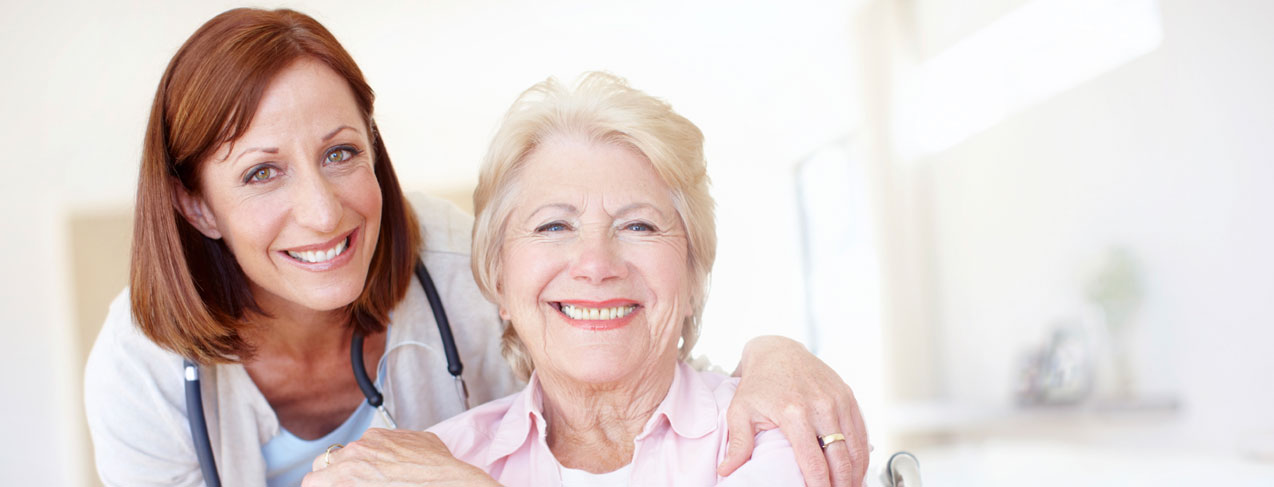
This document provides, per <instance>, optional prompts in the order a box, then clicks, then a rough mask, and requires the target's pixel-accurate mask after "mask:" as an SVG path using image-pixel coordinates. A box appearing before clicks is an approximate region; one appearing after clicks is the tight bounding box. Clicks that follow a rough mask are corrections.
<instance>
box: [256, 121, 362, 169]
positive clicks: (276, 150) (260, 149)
mask: <svg viewBox="0 0 1274 487" xmlns="http://www.w3.org/2000/svg"><path fill="white" fill-rule="evenodd" d="M342 130H353V131H355V132H357V131H358V129H356V128H354V127H351V126H349V125H341V126H340V127H336V130H333V131H331V132H328V133H327V135H324V136H323V139H322V140H323V142H327V141H329V140H332V137H336V134H339V133H341V131H342ZM253 152H264V153H266V154H278V153H279V148H278V147H249V148H247V149H244V150H243V152H240V153H239V155H237V156H235V157H234V160H236V161H238V160H239V159H242V158H243V156H245V155H248V154H250V153H253Z"/></svg>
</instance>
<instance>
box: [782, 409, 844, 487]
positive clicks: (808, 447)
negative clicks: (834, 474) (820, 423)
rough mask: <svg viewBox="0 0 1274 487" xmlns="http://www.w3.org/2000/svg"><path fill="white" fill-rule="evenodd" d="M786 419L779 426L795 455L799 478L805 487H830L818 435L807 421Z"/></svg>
mask: <svg viewBox="0 0 1274 487" xmlns="http://www.w3.org/2000/svg"><path fill="white" fill-rule="evenodd" d="M801 419H802V420H800V421H795V420H793V419H788V420H787V421H784V422H783V423H781V424H780V425H779V429H780V430H782V431H783V436H785V437H787V441H788V443H791V444H792V453H795V454H796V464H797V466H799V467H801V476H803V477H805V485H806V486H807V487H830V486H831V483H830V479H831V477H829V475H828V472H827V458H826V457H824V456H823V449H822V448H820V447H819V446H818V433H815V432H814V428H813V427H812V426H810V423H809V421H805V420H803V419H804V418H803V416H802V417H801Z"/></svg>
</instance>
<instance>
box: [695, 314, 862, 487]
mask: <svg viewBox="0 0 1274 487" xmlns="http://www.w3.org/2000/svg"><path fill="white" fill-rule="evenodd" d="M740 374H742V376H743V378H742V379H741V380H740V382H739V388H738V390H737V392H736V393H735V396H734V400H733V401H732V402H731V403H730V409H729V410H728V411H727V412H726V421H727V422H728V423H729V427H730V433H729V434H730V442H729V445H728V446H727V448H726V456H725V460H724V461H723V462H722V463H721V466H720V467H719V469H718V473H720V474H721V475H722V476H725V475H729V474H730V473H732V472H734V470H735V469H737V468H739V466H740V465H742V464H743V463H744V462H745V461H747V460H748V458H749V457H751V455H752V447H753V443H752V442H753V437H755V436H756V434H757V433H759V432H761V431H763V430H768V429H773V428H775V427H778V428H779V429H780V430H782V431H783V435H784V436H786V437H787V440H788V441H789V442H790V443H791V444H792V449H793V450H794V451H795V453H796V461H797V463H798V464H799V465H800V467H801V473H802V474H803V475H804V476H805V483H806V485H809V486H811V487H816V486H828V485H833V486H837V487H860V486H862V483H863V477H864V476H865V475H866V473H867V459H868V447H867V428H866V426H864V425H863V416H862V413H861V412H860V411H859V410H858V402H857V401H855V400H854V392H853V391H851V390H850V388H849V386H848V385H845V382H844V381H842V380H841V378H840V376H839V375H837V374H836V372H835V371H833V370H832V369H831V368H830V367H828V366H827V364H824V363H823V362H822V361H821V360H819V359H818V358H816V357H814V355H813V354H811V353H809V351H808V350H807V349H806V348H805V346H803V345H801V344H800V343H798V342H796V341H794V340H791V339H788V338H783V337H776V336H771V337H759V338H755V339H753V340H752V341H751V342H748V345H747V347H746V348H745V349H744V352H743V360H742V361H740V362H739V370H738V372H737V373H736V375H740ZM833 433H841V434H843V435H845V441H837V442H835V443H831V444H829V445H827V448H826V449H825V450H824V449H822V448H820V447H819V442H818V437H819V435H829V434H833Z"/></svg>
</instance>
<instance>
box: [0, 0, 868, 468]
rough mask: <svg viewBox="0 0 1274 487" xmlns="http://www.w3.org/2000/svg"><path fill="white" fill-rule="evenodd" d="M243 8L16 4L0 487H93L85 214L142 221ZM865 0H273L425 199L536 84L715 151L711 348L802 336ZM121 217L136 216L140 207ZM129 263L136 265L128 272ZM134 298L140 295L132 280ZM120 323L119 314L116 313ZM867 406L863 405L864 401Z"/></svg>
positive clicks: (6, 43) (9, 77) (2, 304)
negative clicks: (190, 80) (187, 66)
mask: <svg viewBox="0 0 1274 487" xmlns="http://www.w3.org/2000/svg"><path fill="white" fill-rule="evenodd" d="M234 3H237V2H228V1H216V2H198V3H186V2H162V1H139V2H131V3H128V4H127V5H121V4H119V3H116V2H81V1H51V2H19V3H17V4H14V5H8V6H6V9H7V13H6V15H5V16H4V17H3V19H2V20H0V41H2V42H0V52H2V53H3V60H4V61H5V65H6V66H8V67H9V68H10V69H9V70H8V72H7V73H6V75H5V76H3V77H2V78H0V85H2V86H3V88H4V89H3V90H0V92H2V93H4V95H3V96H4V104H3V107H4V115H5V116H4V117H2V118H0V137H3V140H4V147H6V148H8V149H9V150H10V151H11V156H10V157H7V158H4V161H3V162H2V163H0V164H3V169H4V174H5V175H6V177H5V178H3V179H0V202H2V203H3V205H2V206H0V221H3V222H5V223H6V225H7V227H8V228H9V229H10V234H9V238H8V239H6V242H5V243H4V244H2V247H0V248H2V249H3V250H4V254H5V255H6V257H5V258H4V259H0V262H2V264H0V265H3V268H2V269H0V273H2V274H3V275H4V276H6V277H7V278H8V279H6V282H5V283H4V284H0V286H3V288H0V309H3V310H5V318H4V329H5V330H4V331H5V332H6V333H7V334H8V335H7V339H6V340H4V341H3V344H0V368H3V370H6V372H4V373H2V374H0V388H2V389H3V390H5V391H9V392H8V393H7V394H8V395H7V396H6V398H7V399H8V400H6V401H4V405H3V406H0V408H3V409H0V418H3V419H0V422H3V425H4V427H3V431H4V432H5V433H6V435H7V436H8V437H9V438H10V441H7V442H5V443H4V444H3V445H0V484H5V485H81V484H84V483H86V482H88V481H89V479H91V478H92V472H90V471H86V470H85V469H83V468H80V467H79V465H80V462H79V461H78V459H79V457H80V455H81V452H82V451H83V449H84V447H85V446H84V441H86V440H85V438H83V436H82V433H81V428H82V426H81V420H80V419H79V416H80V415H81V414H82V413H81V412H80V411H81V410H80V406H79V403H78V402H79V392H78V391H79V387H80V385H79V383H78V377H79V368H80V367H81V366H82V365H81V363H80V362H78V361H79V360H81V359H80V358H79V357H76V356H74V355H75V354H74V353H73V351H72V350H73V348H74V347H72V346H71V345H70V344H72V343H74V342H75V340H76V339H77V337H75V336H73V333H74V332H73V328H72V327H71V325H70V320H71V316H72V315H73V314H74V313H73V312H72V310H71V309H69V308H70V306H71V305H72V303H73V299H72V298H73V297H72V296H69V295H68V293H69V292H70V289H72V287H71V285H70V282H71V280H72V279H74V269H70V268H69V264H68V263H67V261H68V258H69V257H68V256H69V253H70V252H69V250H68V249H69V243H68V242H67V241H66V239H67V237H66V234H67V230H66V226H67V223H66V222H67V220H68V216H69V215H71V214H73V213H81V212H83V211H85V210H90V209H98V208H120V209H122V208H126V207H127V206H128V205H129V204H131V199H132V197H133V192H134V188H135V184H136V179H135V178H136V170H137V161H138V160H139V151H140V145H141V141H142V133H143V129H144V126H145V122H146V116H147V113H148V110H149V107H150V102H151V98H152V97H153V94H154V89H155V85H156V83H157V81H158V79H159V76H160V74H161V73H162V71H163V69H164V67H165V65H166V63H167V62H168V59H169V57H170V56H171V55H172V53H173V52H175V50H176V49H177V47H178V46H179V45H180V44H181V42H182V41H183V40H184V39H185V38H186V36H188V35H189V34H190V33H192V32H193V31H194V30H195V28H197V27H198V26H199V25H200V24H201V23H203V22H204V21H205V20H207V19H208V18H210V17H212V16H213V15H215V14H216V13H218V12H221V11H223V10H225V9H227V8H230V7H232V6H234ZM855 3H856V2H849V1H841V2H823V1H816V0H802V1H793V2H783V3H781V4H780V3H777V2H774V3H740V2H728V1H710V2H687V3H683V2H673V1H659V2H631V3H601V2H587V1H567V0H557V1H547V2H495V1H476V2H450V1H448V2H407V1H403V2H379V3H376V4H372V6H362V7H357V8H354V7H352V6H351V4H350V3H348V2H337V1H316V2H287V3H276V2H269V3H266V4H265V5H266V6H278V5H286V6H292V7H295V8H297V9H299V10H301V11H303V12H306V13H309V14H311V15H313V16H315V17H316V18H317V19H318V20H319V21H320V22H323V23H324V24H325V25H326V26H327V27H328V28H329V29H330V30H331V31H332V32H333V33H334V34H335V35H336V36H337V38H338V39H340V40H341V41H342V42H343V43H344V45H345V46H346V48H347V49H348V50H349V51H350V52H351V53H352V54H353V56H354V58H355V59H356V60H358V62H359V64H360V66H361V67H362V69H363V70H364V72H365V73H366V75H367V77H368V79H369V81H370V82H371V84H372V86H373V87H374V88H375V89H376V92H377V94H378V102H379V103H378V104H377V106H378V113H377V121H378V123H379V125H380V127H381V129H382V131H383V133H384V135H385V137H386V139H387V140H388V141H389V144H388V145H389V149H390V151H391V152H392V154H393V156H394V160H395V161H396V165H397V169H398V173H399V176H400V179H401V180H402V181H403V183H404V185H405V186H406V187H408V188H409V189H416V190H422V191H440V192H455V191H456V190H457V189H458V188H460V189H461V190H463V188H467V187H468V186H469V185H471V184H472V183H473V181H474V180H475V178H476V164H477V161H478V160H479V158H480V157H481V155H482V153H483V151H484V149H485V144H486V142H487V139H488V137H489V136H490V134H491V132H492V131H493V130H494V128H495V124H496V122H497V120H498V118H499V116H500V115H501V114H502V112H503V111H504V109H505V108H506V107H507V106H508V104H509V103H510V102H511V101H512V100H513V98H514V97H515V96H516V95H517V94H518V93H519V92H520V91H521V90H523V89H525V88H526V87H527V86H529V85H531V84H532V83H533V82H536V81H538V80H541V79H543V78H544V77H545V76H547V75H550V74H554V75H558V76H559V77H562V78H563V79H566V80H569V79H573V78H574V77H575V76H576V75H578V74H579V73H580V72H582V71H585V70H592V69H606V70H611V71H613V72H616V73H618V74H620V75H623V76H627V77H628V78H629V79H630V80H631V81H632V83H633V84H634V85H635V86H636V87H638V88H641V89H644V90H646V91H648V92H650V93H652V94H655V95H657V96H660V97H663V98H665V99H667V100H669V101H670V102H671V103H672V104H673V105H674V107H676V108H677V109H678V110H679V111H680V112H681V113H682V114H684V115H686V116H687V117H689V118H690V119H691V120H693V121H695V122H696V123H697V124H698V125H699V126H700V127H701V128H702V129H703V131H704V133H705V134H706V136H707V147H706V149H707V154H708V157H709V161H710V171H711V175H712V177H713V179H714V183H715V184H714V194H715V196H716V198H717V202H718V205H719V212H718V223H719V232H720V235H721V239H720V240H721V248H720V252H719V258H718V264H717V269H718V272H717V273H716V275H715V278H714V287H713V299H712V301H711V303H712V304H711V305H710V308H709V310H708V313H707V323H708V325H707V327H706V329H705V331H704V336H705V338H704V340H703V341H702V342H701V345H700V351H701V352H706V353H708V354H709V355H710V357H711V358H713V360H714V361H716V362H718V363H720V364H722V365H724V366H725V367H727V368H729V367H731V366H732V365H733V364H734V362H735V360H736V359H737V354H738V352H739V349H740V348H741V346H742V344H743V342H744V340H745V339H746V338H747V337H750V336H754V335H757V334H762V333H786V334H795V335H797V336H798V337H799V335H800V334H801V331H800V328H799V327H800V326H801V324H802V323H803V317H802V316H801V315H800V305H801V300H800V292H801V280H800V275H799V262H800V261H799V253H798V252H799V247H798V240H797V239H796V237H795V232H796V224H795V221H794V216H793V215H794V210H795V209H794V205H795V199H796V198H795V195H794V194H793V193H792V187H793V184H794V176H793V173H792V166H793V164H794V163H795V162H796V161H797V160H799V159H800V158H802V157H804V156H806V155H807V154H808V153H809V152H811V151H812V150H814V149H815V148H817V147H821V146H823V145H824V144H826V143H827V142H829V141H832V140H834V139H836V138H838V137H841V136H844V135H846V134H849V133H850V132H851V131H852V130H853V129H854V127H855V126H856V124H857V119H856V116H855V115H854V114H855V113H857V111H858V108H857V107H856V105H855V103H854V98H853V97H852V96H851V93H852V92H853V90H852V89H851V88H852V86H853V85H854V83H855V80H856V79H857V78H856V77H855V76H854V73H853V72H852V70H851V69H852V68H851V66H852V65H853V64H852V62H851V60H852V57H853V52H851V46H850V44H849V40H850V35H849V33H848V29H849V25H850V22H849V19H850V15H851V12H852V9H853V7H852V5H853V4H855ZM121 211H123V210H121ZM119 258H121V259H124V258H127V257H126V256H119ZM121 283H122V279H121ZM104 311H105V310H104V309H103V310H102V312H103V313H104ZM860 394H861V391H860Z"/></svg>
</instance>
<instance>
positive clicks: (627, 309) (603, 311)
mask: <svg viewBox="0 0 1274 487" xmlns="http://www.w3.org/2000/svg"><path fill="white" fill-rule="evenodd" d="M636 309H637V306H636V305H629V306H616V307H612V308H582V307H578V306H573V305H569V304H562V313H563V314H565V315H566V316H568V317H570V318H571V319H573V320H615V319H619V318H623V317H625V316H628V314H629V313H632V312H633V311H634V310H636Z"/></svg>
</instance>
